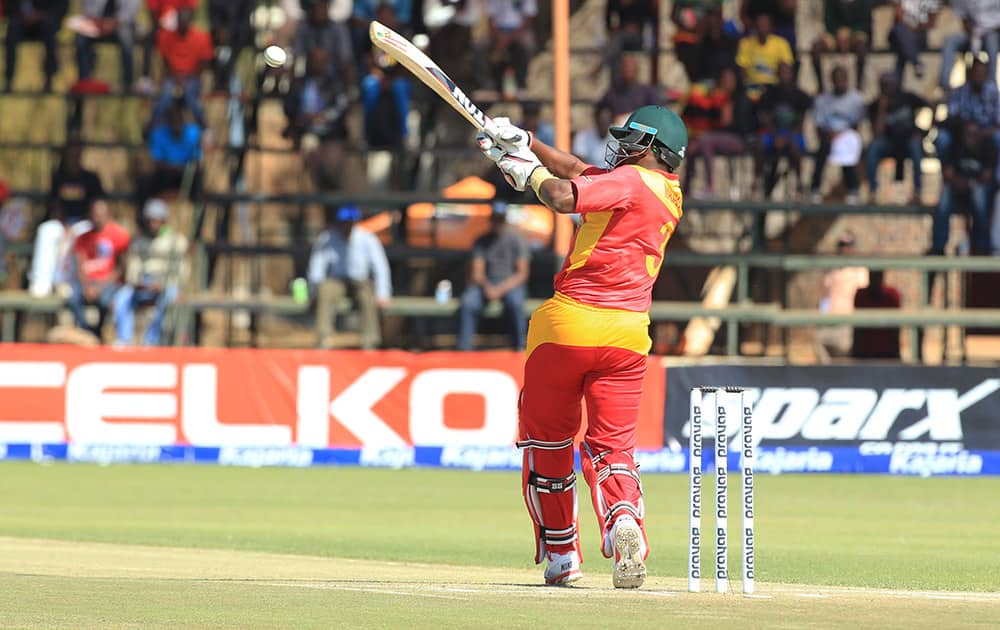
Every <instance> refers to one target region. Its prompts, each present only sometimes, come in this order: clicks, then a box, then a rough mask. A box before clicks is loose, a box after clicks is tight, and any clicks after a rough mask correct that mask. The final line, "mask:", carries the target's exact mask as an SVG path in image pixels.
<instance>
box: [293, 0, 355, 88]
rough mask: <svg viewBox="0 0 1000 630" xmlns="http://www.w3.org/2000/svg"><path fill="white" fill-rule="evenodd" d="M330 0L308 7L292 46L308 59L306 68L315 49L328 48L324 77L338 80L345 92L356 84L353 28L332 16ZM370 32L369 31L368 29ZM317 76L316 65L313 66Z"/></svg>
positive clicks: (317, 2) (325, 49) (315, 2)
mask: <svg viewBox="0 0 1000 630" xmlns="http://www.w3.org/2000/svg"><path fill="white" fill-rule="evenodd" d="M329 7H330V3H329V2H327V0H313V1H312V2H311V4H310V5H308V6H307V7H305V8H306V19H305V20H304V21H303V22H302V23H301V24H299V27H298V30H297V31H296V32H295V41H294V43H293V45H292V50H293V51H294V52H295V56H296V57H299V58H302V59H306V60H307V61H306V65H307V68H306V72H307V74H308V72H309V69H308V64H309V59H310V58H311V55H312V51H313V50H315V49H317V48H320V49H322V50H323V51H325V52H326V56H325V58H324V62H323V67H322V71H323V72H324V74H325V75H327V76H325V79H327V80H328V81H336V82H337V83H338V84H339V85H338V86H337V90H338V91H339V92H346V90H347V88H348V87H349V86H352V85H354V78H355V77H356V76H357V70H356V66H355V61H354V52H353V50H352V48H351V32H350V31H349V30H348V28H347V26H346V25H345V24H344V23H342V22H334V21H333V20H331V19H330V8H329ZM366 33H367V31H366ZM366 36H367V35H366ZM313 70H314V73H313V76H314V77H315V76H316V75H315V71H316V68H314V69H313Z"/></svg>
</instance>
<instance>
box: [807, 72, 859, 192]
mask: <svg viewBox="0 0 1000 630" xmlns="http://www.w3.org/2000/svg"><path fill="white" fill-rule="evenodd" d="M830 74H831V81H832V83H833V91H832V92H825V93H823V94H820V95H819V96H817V97H816V102H815V104H816V109H815V111H814V113H813V119H814V121H815V123H816V134H817V135H818V136H819V149H818V150H817V151H816V162H815V167H814V169H813V176H812V186H811V187H810V192H811V195H812V201H813V203H821V202H822V201H823V197H822V195H820V185H821V184H822V183H823V169H824V168H825V167H826V161H827V160H828V159H831V158H832V161H833V163H834V164H836V165H838V166H840V167H841V170H842V171H843V173H844V185H845V186H846V187H847V198H846V200H847V203H848V204H857V203H859V202H860V197H859V192H858V187H859V183H858V171H857V165H858V162H859V161H860V159H861V134H859V133H858V124H859V123H860V122H861V119H862V118H864V115H865V99H864V97H863V96H862V95H861V92H859V91H857V90H851V89H849V88H848V85H847V69H846V68H844V67H843V66H836V67H834V69H833V72H831V73H830Z"/></svg>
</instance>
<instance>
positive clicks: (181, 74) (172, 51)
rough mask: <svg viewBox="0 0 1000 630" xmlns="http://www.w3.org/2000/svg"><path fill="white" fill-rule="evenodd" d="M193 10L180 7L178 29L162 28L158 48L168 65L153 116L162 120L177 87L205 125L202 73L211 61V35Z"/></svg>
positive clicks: (157, 40) (157, 39) (199, 122)
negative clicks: (204, 29) (195, 23)
mask: <svg viewBox="0 0 1000 630" xmlns="http://www.w3.org/2000/svg"><path fill="white" fill-rule="evenodd" d="M193 19H194V12H193V11H191V9H189V8H187V7H181V8H179V9H178V10H177V30H175V31H168V30H165V29H163V30H160V32H159V34H158V35H157V36H156V48H157V49H158V50H159V51H160V55H161V56H162V57H163V62H164V64H165V65H166V67H167V76H166V78H164V79H163V91H162V92H161V93H160V98H159V100H158V101H157V102H156V107H155V109H154V110H153V120H154V122H155V121H159V120H160V119H162V117H163V115H164V114H165V113H166V112H167V110H168V109H170V105H171V103H172V102H173V100H174V99H175V97H176V92H177V89H178V87H179V88H181V89H182V90H183V92H184V100H185V102H186V103H187V106H188V108H189V109H190V110H191V113H192V114H193V115H194V118H195V121H197V123H198V124H199V125H200V126H202V127H204V126H205V115H204V113H203V111H202V108H201V73H202V71H203V70H205V68H206V67H208V65H209V64H211V62H212V55H213V52H212V38H211V37H210V36H209V34H208V33H207V32H206V31H203V30H201V29H200V28H198V27H197V26H195V25H194V24H192V23H191V22H192V20H193Z"/></svg>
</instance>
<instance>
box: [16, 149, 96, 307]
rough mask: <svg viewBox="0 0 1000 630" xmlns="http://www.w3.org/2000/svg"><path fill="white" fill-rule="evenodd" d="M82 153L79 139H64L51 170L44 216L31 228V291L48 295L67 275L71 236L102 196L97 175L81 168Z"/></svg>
mask: <svg viewBox="0 0 1000 630" xmlns="http://www.w3.org/2000/svg"><path fill="white" fill-rule="evenodd" d="M82 156H83V145H82V144H81V143H80V141H79V140H78V139H75V138H72V139H70V140H68V141H67V142H66V145H65V146H64V147H63V150H62V156H61V157H60V160H59V166H58V167H56V169H55V170H54V171H53V172H52V180H51V183H50V185H49V194H48V199H47V200H46V203H47V206H48V209H47V212H46V215H45V220H44V221H43V222H42V223H41V224H40V225H39V226H38V230H37V231H36V232H35V249H34V253H33V255H32V257H31V273H30V278H31V282H30V285H29V291H30V292H31V294H32V295H35V296H38V297H41V296H45V295H50V294H51V293H52V289H53V287H54V286H56V285H57V284H61V283H63V282H64V281H68V280H69V279H70V278H71V276H72V273H73V272H72V268H73V266H72V264H71V262H72V261H71V259H72V258H73V256H72V255H71V251H72V245H73V240H74V239H75V238H76V236H77V235H78V234H80V233H82V232H86V231H88V230H89V229H90V225H89V223H88V222H87V219H88V218H89V216H90V208H91V206H92V205H93V204H94V202H95V201H97V200H98V199H101V198H103V197H104V187H103V186H101V179H100V178H99V177H98V176H97V173H95V172H93V171H89V170H87V169H85V168H83V163H82Z"/></svg>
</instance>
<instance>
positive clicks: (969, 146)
mask: <svg viewBox="0 0 1000 630" xmlns="http://www.w3.org/2000/svg"><path fill="white" fill-rule="evenodd" d="M941 166H942V179H943V183H944V185H943V186H942V187H941V200H940V202H939V203H938V207H937V211H936V212H935V213H934V226H933V228H932V238H933V241H932V243H931V250H930V252H929V253H930V254H931V255H934V256H940V255H943V254H944V248H945V246H946V245H947V244H948V232H949V231H950V227H951V226H950V223H951V214H952V212H954V211H955V210H956V208H966V209H968V210H969V211H970V213H971V214H972V234H971V235H970V236H971V238H970V240H971V241H972V253H973V254H975V255H988V254H989V253H990V224H989V221H990V217H989V192H990V188H991V187H992V185H993V172H994V170H995V169H996V167H997V149H996V145H995V144H994V143H993V140H992V138H988V137H983V135H982V134H981V133H980V132H979V128H978V126H977V125H976V123H974V122H972V121H967V122H966V123H965V125H964V126H963V127H962V129H961V132H960V133H959V137H958V139H957V140H956V141H955V142H953V143H952V144H951V146H950V147H949V149H948V152H947V153H945V154H944V156H943V157H942V158H941Z"/></svg>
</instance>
